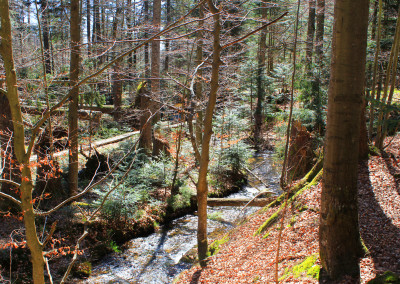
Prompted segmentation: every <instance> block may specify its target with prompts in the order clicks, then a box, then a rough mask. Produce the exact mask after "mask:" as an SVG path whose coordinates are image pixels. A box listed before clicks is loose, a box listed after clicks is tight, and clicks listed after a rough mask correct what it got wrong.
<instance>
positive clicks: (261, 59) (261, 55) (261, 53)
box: [254, 3, 268, 145]
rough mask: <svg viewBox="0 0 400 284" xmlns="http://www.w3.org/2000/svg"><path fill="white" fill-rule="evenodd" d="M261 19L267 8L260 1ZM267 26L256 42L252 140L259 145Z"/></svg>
mask: <svg viewBox="0 0 400 284" xmlns="http://www.w3.org/2000/svg"><path fill="white" fill-rule="evenodd" d="M261 5H262V10H261V12H262V19H263V20H266V19H267V16H268V10H267V8H266V7H265V4H264V3H262V4H261ZM266 38H267V27H266V28H264V29H263V30H262V31H261V33H260V41H259V43H258V58H257V60H258V66H257V106H256V110H255V112H254V142H255V144H256V145H259V144H260V143H261V141H262V130H261V128H262V124H263V102H264V99H265V82H264V72H265V50H266V42H265V41H266Z"/></svg>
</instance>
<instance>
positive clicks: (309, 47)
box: [306, 0, 315, 76]
mask: <svg viewBox="0 0 400 284" xmlns="http://www.w3.org/2000/svg"><path fill="white" fill-rule="evenodd" d="M314 33H315V0H309V1H308V26H307V42H306V74H307V75H308V76H310V72H311V69H312V52H313V46H314Z"/></svg>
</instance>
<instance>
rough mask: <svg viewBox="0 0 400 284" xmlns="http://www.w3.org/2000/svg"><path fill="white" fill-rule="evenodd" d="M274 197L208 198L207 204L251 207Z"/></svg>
mask: <svg viewBox="0 0 400 284" xmlns="http://www.w3.org/2000/svg"><path fill="white" fill-rule="evenodd" d="M275 198H276V197H269V198H255V199H254V200H251V199H249V198H208V199H207V205H208V206H211V207H214V206H244V205H246V204H248V203H249V202H250V203H249V204H248V205H247V206H253V207H264V206H265V205H267V204H269V203H270V202H271V201H273V200H274V199H275Z"/></svg>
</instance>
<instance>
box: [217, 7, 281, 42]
mask: <svg viewBox="0 0 400 284" xmlns="http://www.w3.org/2000/svg"><path fill="white" fill-rule="evenodd" d="M288 13H289V12H285V13H283V14H282V15H280V16H279V17H278V18H276V19H275V20H273V21H271V22H269V23H267V24H265V25H263V26H261V27H259V28H258V29H256V30H254V31H252V32H250V33H248V34H247V35H245V36H243V37H241V38H239V39H237V40H235V41H232V42H230V43H227V44H225V45H224V46H223V47H222V49H224V48H227V47H229V46H231V45H234V44H236V43H239V42H242V41H243V40H245V39H246V38H248V37H249V36H251V35H253V34H255V33H258V32H259V31H261V30H263V29H264V28H266V27H268V26H270V25H272V24H275V23H276V22H278V21H279V20H280V19H282V18H283V17H285V16H286V15H287V14H288Z"/></svg>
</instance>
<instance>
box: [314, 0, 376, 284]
mask: <svg viewBox="0 0 400 284" xmlns="http://www.w3.org/2000/svg"><path fill="white" fill-rule="evenodd" d="M368 3H369V1H368V0H351V1H349V0H337V1H336V4H335V14H334V15H335V22H334V31H333V42H332V61H331V78H330V84H329V94H328V121H327V133H326V140H325V160H324V176H323V186H322V194H321V213H320V231H319V243H320V258H321V263H322V266H323V268H324V270H325V271H326V272H327V275H328V276H329V278H330V281H332V283H333V282H334V281H337V280H338V279H341V278H342V277H343V276H345V275H350V276H353V277H357V278H359V273H360V270H359V266H358V258H359V257H360V255H361V245H360V234H359V225H358V203H357V167H358V150H359V149H358V143H359V136H360V118H361V110H362V102H363V93H364V82H365V62H366V44H367V27H368ZM355 38H356V39H357V41H354V39H355ZM335 283H337V282H335Z"/></svg>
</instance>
